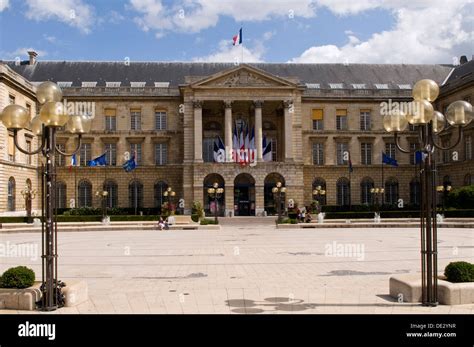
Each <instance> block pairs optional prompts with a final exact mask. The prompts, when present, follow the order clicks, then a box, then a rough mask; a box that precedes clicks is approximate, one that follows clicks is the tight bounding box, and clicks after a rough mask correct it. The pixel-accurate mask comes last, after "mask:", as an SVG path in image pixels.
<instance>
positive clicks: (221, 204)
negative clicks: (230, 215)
mask: <svg viewBox="0 0 474 347" xmlns="http://www.w3.org/2000/svg"><path fill="white" fill-rule="evenodd" d="M214 183H217V184H218V186H219V188H224V193H223V194H221V195H220V196H219V197H218V198H217V206H216V202H215V199H214V197H212V198H211V197H210V196H209V194H208V193H207V190H208V189H209V188H212V186H213V185H214ZM202 188H203V197H204V212H205V213H206V216H214V213H215V208H217V214H218V215H219V216H224V213H225V194H226V191H225V182H224V178H223V177H222V176H221V175H219V174H215V173H213V174H209V175H207V176H206V177H205V178H204V181H203V185H202Z"/></svg>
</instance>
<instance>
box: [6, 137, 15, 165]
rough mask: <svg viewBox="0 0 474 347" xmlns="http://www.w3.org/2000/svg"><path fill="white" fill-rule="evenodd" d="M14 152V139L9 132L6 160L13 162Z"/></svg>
mask: <svg viewBox="0 0 474 347" xmlns="http://www.w3.org/2000/svg"><path fill="white" fill-rule="evenodd" d="M15 154H16V148H15V139H14V137H13V134H10V133H9V134H8V160H9V161H12V162H14V161H15Z"/></svg>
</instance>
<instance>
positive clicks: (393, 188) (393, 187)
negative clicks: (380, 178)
mask: <svg viewBox="0 0 474 347" xmlns="http://www.w3.org/2000/svg"><path fill="white" fill-rule="evenodd" d="M385 203H387V204H388V205H396V204H397V203H398V182H397V180H396V179H394V178H390V179H389V180H387V181H386V182H385Z"/></svg>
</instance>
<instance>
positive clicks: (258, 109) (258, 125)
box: [254, 100, 263, 162]
mask: <svg viewBox="0 0 474 347" xmlns="http://www.w3.org/2000/svg"><path fill="white" fill-rule="evenodd" d="M254 105H255V147H256V149H257V162H262V161H263V148H262V144H263V143H262V139H263V134H262V106H263V101H261V100H256V101H254Z"/></svg>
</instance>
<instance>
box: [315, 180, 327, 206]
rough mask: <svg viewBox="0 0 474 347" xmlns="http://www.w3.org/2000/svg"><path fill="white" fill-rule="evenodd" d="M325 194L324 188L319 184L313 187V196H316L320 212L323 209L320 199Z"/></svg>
mask: <svg viewBox="0 0 474 347" xmlns="http://www.w3.org/2000/svg"><path fill="white" fill-rule="evenodd" d="M325 195H326V190H324V189H323V188H322V187H321V186H317V187H316V188H315V189H313V196H315V197H316V201H317V202H318V208H319V210H320V212H322V210H323V206H322V199H323V196H325Z"/></svg>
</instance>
